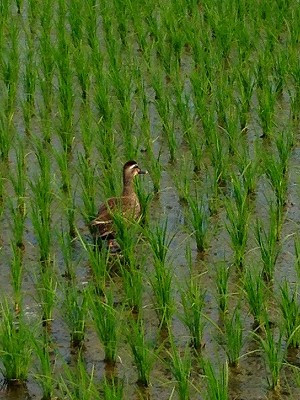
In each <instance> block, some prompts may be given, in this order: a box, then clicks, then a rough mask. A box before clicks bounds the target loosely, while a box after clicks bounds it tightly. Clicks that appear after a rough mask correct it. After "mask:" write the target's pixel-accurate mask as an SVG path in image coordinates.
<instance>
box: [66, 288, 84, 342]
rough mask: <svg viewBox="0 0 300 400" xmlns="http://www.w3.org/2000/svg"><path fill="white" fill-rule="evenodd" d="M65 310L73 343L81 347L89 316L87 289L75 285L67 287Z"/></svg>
mask: <svg viewBox="0 0 300 400" xmlns="http://www.w3.org/2000/svg"><path fill="white" fill-rule="evenodd" d="M64 294H65V298H64V312H65V320H66V322H67V325H68V327H69V330H70V337H71V344H72V346H74V347H80V346H81V345H82V343H83V341H84V337H85V329H86V318H87V294H86V290H84V289H83V290H81V291H79V290H78V289H77V288H76V287H74V286H73V285H70V286H66V287H65V293H64Z"/></svg>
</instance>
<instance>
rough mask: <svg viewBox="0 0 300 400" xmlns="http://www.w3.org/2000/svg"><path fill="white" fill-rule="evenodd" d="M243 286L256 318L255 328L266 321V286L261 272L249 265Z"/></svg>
mask: <svg viewBox="0 0 300 400" xmlns="http://www.w3.org/2000/svg"><path fill="white" fill-rule="evenodd" d="M243 288H244V291H245V294H246V298H247V301H248V305H249V309H250V313H251V314H252V316H253V318H254V328H257V327H259V326H260V325H262V324H264V323H265V311H266V287H265V285H264V282H263V279H262V276H261V273H259V272H258V271H257V270H256V269H253V268H251V267H248V268H247V270H246V271H245V274H244V277H243Z"/></svg>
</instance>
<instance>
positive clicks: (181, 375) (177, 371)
mask: <svg viewBox="0 0 300 400" xmlns="http://www.w3.org/2000/svg"><path fill="white" fill-rule="evenodd" d="M171 343H172V344H171V352H170V353H169V357H170V360H169V366H170V370H171V373H172V375H173V377H174V378H175V381H176V388H177V393H178V398H179V399H180V400H188V399H189V398H190V391H189V378H190V375H191V355H190V350H189V348H188V347H186V349H185V352H184V355H183V356H181V355H180V353H179V351H178V349H177V348H176V346H175V343H174V342H173V340H172V342H171Z"/></svg>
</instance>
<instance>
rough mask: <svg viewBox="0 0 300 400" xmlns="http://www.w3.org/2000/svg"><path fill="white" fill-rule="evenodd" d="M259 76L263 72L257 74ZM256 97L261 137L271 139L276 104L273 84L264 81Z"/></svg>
mask: <svg viewBox="0 0 300 400" xmlns="http://www.w3.org/2000/svg"><path fill="white" fill-rule="evenodd" d="M259 73H260V74H261V73H262V74H263V73H264V72H259ZM257 95H258V103H259V108H258V115H259V118H260V122H261V127H262V131H263V135H262V136H263V137H266V138H271V137H272V130H273V127H274V111H275V102H276V92H275V89H274V85H273V82H269V81H268V80H267V79H265V80H264V82H263V84H262V87H261V88H259V90H258V91H257Z"/></svg>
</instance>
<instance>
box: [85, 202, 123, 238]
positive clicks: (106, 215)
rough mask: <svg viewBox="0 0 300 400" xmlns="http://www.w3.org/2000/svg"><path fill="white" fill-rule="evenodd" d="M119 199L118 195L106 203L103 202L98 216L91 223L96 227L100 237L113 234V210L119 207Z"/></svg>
mask: <svg viewBox="0 0 300 400" xmlns="http://www.w3.org/2000/svg"><path fill="white" fill-rule="evenodd" d="M118 203H119V200H118V198H117V197H111V198H110V199H108V200H107V201H106V202H105V203H103V204H101V206H100V208H99V210H98V214H97V217H96V218H95V219H94V220H93V221H92V222H91V223H90V225H91V226H93V227H96V228H97V231H98V234H99V235H100V237H107V236H109V235H111V234H113V220H112V215H111V211H112V210H113V209H114V208H116V207H117V204H118Z"/></svg>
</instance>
